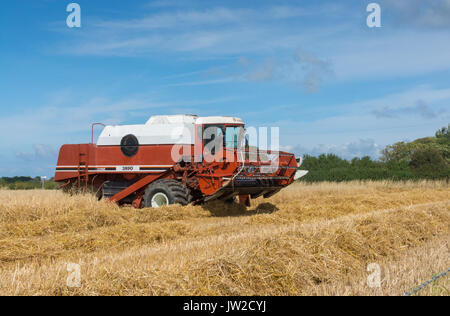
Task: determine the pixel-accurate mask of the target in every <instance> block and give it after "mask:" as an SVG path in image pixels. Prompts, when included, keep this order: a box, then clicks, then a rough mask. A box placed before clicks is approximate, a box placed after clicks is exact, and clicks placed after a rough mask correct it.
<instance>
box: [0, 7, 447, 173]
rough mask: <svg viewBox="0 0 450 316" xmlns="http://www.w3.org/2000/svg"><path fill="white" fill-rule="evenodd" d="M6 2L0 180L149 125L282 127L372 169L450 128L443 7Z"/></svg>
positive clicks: (291, 138)
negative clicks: (167, 117)
mask: <svg viewBox="0 0 450 316" xmlns="http://www.w3.org/2000/svg"><path fill="white" fill-rule="evenodd" d="M70 2H71V1H63V0H36V1H25V0H14V1H12V0H4V1H2V8H1V10H0V131H1V133H0V144H1V145H2V151H0V176H14V175H31V176H36V175H48V176H52V174H53V170H54V166H55V164H56V159H57V152H58V149H59V146H61V145H62V144H64V143H83V142H89V140H90V124H91V123H92V122H103V123H108V124H134V123H144V122H145V121H146V120H147V119H148V117H149V116H151V115H155V114H179V113H193V114H198V115H230V116H238V117H241V118H243V119H244V120H245V121H246V122H247V125H249V126H268V127H270V126H279V127H280V143H281V145H282V146H283V148H285V149H289V150H291V151H294V152H296V153H297V154H302V153H312V154H317V153H321V152H334V153H337V154H339V155H341V156H343V157H346V158H351V157H354V156H364V155H370V156H372V157H377V154H378V152H379V150H380V149H381V148H383V147H384V146H385V145H387V144H391V143H394V142H397V141H402V140H413V139H415V138H419V137H423V136H427V135H433V134H434V132H435V131H436V130H437V129H438V128H440V127H442V126H446V125H447V124H448V123H449V121H450V112H449V111H450V0H431V1H420V0H384V1H381V0H380V1H378V3H379V4H380V6H381V9H382V13H381V21H382V22H381V23H382V27H381V28H368V27H367V25H366V18H367V15H368V14H369V13H368V12H366V7H367V5H368V4H369V3H370V2H372V1H359V0H358V1H356V0H355V1H341V2H338V1H299V0H297V1H284V0H272V1H267V0H259V1H232V0H227V1H214V0H208V1H205V0H204V1H194V0H183V1H173V0H154V1H119V0H111V1H103V0H78V1H76V2H77V3H78V4H79V5H80V6H81V19H82V27H81V28H68V27H67V25H66V18H67V15H68V14H69V13H67V12H66V6H67V5H68V4H69V3H70Z"/></svg>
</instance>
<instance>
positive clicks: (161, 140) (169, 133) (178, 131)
mask: <svg viewBox="0 0 450 316" xmlns="http://www.w3.org/2000/svg"><path fill="white" fill-rule="evenodd" d="M196 119H197V116H195V115H161V116H152V117H151V118H150V119H149V120H148V121H147V123H145V124H141V125H116V126H106V127H105V128H104V129H103V131H102V133H101V134H100V136H99V137H98V140H97V145H98V146H119V145H120V142H121V140H122V138H123V137H124V136H126V135H129V134H132V135H134V136H136V137H137V139H138V141H139V144H140V145H170V144H194V137H195V129H194V124H195V121H196Z"/></svg>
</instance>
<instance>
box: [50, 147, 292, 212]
mask: <svg viewBox="0 0 450 316" xmlns="http://www.w3.org/2000/svg"><path fill="white" fill-rule="evenodd" d="M173 147H174V146H173V145H141V146H139V149H138V152H137V153H136V154H135V155H134V156H133V157H127V156H125V155H124V154H123V153H122V150H121V147H120V146H97V145H95V144H77V145H63V146H62V147H61V149H60V153H59V158H58V163H57V167H56V172H55V181H59V182H65V183H64V184H63V186H65V185H77V186H78V188H79V189H80V188H85V189H87V188H88V187H92V188H93V189H94V190H96V191H97V192H98V191H99V189H100V188H101V187H102V185H103V184H104V183H105V182H109V181H119V182H120V181H122V182H123V181H128V183H130V184H129V185H128V186H127V187H126V188H125V189H123V190H122V191H120V192H118V193H116V194H115V195H114V196H112V197H110V200H111V201H114V202H120V201H121V200H123V199H124V198H127V197H132V203H133V205H134V206H136V207H139V206H140V205H142V204H141V203H142V198H143V195H144V192H145V188H146V187H147V185H148V184H149V183H151V182H153V181H155V180H157V179H161V178H173V179H177V180H179V181H181V182H183V184H184V185H186V186H187V187H188V188H189V189H190V190H191V192H194V194H195V195H196V198H195V199H196V200H197V201H200V200H202V199H204V198H205V197H213V198H214V197H216V198H217V197H222V198H224V199H226V198H227V197H228V196H231V197H232V196H234V195H236V194H239V195H240V197H241V200H242V201H245V204H248V203H249V199H248V198H249V197H250V196H252V197H253V196H260V195H263V194H264V196H266V195H267V194H268V195H269V196H270V195H271V194H272V193H273V192H278V190H279V189H281V188H282V187H285V186H287V185H289V184H290V183H292V181H293V177H294V173H295V171H296V168H297V161H296V160H295V157H294V155H293V154H290V153H284V152H279V153H277V154H279V157H278V167H277V168H275V169H274V170H273V172H272V173H270V174H267V173H266V174H263V173H262V172H261V170H262V167H264V166H265V165H267V163H264V162H261V161H259V160H258V161H256V162H249V161H245V162H244V163H242V162H240V161H237V153H236V150H232V152H233V154H232V156H233V155H234V159H232V161H230V160H229V159H228V160H227V159H226V157H225V155H224V151H223V150H220V151H219V152H218V153H217V154H216V155H215V157H216V158H220V159H216V160H215V161H213V162H206V161H209V160H207V159H206V158H207V155H205V157H203V158H204V159H203V160H202V162H195V161H194V155H196V156H197V155H198V153H197V152H195V148H194V145H186V146H185V147H184V149H185V150H186V151H188V152H186V153H183V152H182V150H183V149H181V150H180V151H181V152H178V154H179V155H180V156H188V157H190V159H191V161H192V162H177V161H174V160H173V159H172V150H173ZM226 151H228V152H229V149H227V150H226ZM222 158H223V159H222ZM228 158H229V157H228ZM237 176H239V178H238V177H237ZM236 180H239V181H241V182H244V184H245V181H248V180H252V181H256V182H257V183H258V185H254V186H253V187H251V186H250V187H248V186H245V185H244V186H243V187H241V188H240V189H236V188H235V182H236ZM253 189H256V191H255V190H253ZM230 190H231V191H230ZM258 192H259V193H258ZM241 193H242V194H241ZM241 195H242V196H241Z"/></svg>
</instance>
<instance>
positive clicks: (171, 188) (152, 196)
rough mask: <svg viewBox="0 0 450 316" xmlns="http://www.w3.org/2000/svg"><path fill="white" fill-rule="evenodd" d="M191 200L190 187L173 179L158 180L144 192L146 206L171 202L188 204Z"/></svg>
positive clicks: (156, 205) (157, 205) (156, 206)
mask: <svg viewBox="0 0 450 316" xmlns="http://www.w3.org/2000/svg"><path fill="white" fill-rule="evenodd" d="M190 201H191V197H190V194H189V189H188V188H186V186H185V185H183V184H182V183H181V182H179V181H177V180H173V179H162V180H157V181H155V182H153V183H151V184H149V186H148V187H147V190H145V194H144V206H145V207H155V208H158V207H162V206H166V205H170V204H181V205H187V204H189V202H190Z"/></svg>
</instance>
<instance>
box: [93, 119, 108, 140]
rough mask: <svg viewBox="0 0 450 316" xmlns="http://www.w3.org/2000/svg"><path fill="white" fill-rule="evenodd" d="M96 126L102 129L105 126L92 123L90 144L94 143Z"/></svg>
mask: <svg viewBox="0 0 450 316" xmlns="http://www.w3.org/2000/svg"><path fill="white" fill-rule="evenodd" d="M96 125H102V126H103V127H105V126H106V125H105V124H103V123H92V126H91V144H93V143H94V126H96Z"/></svg>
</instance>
